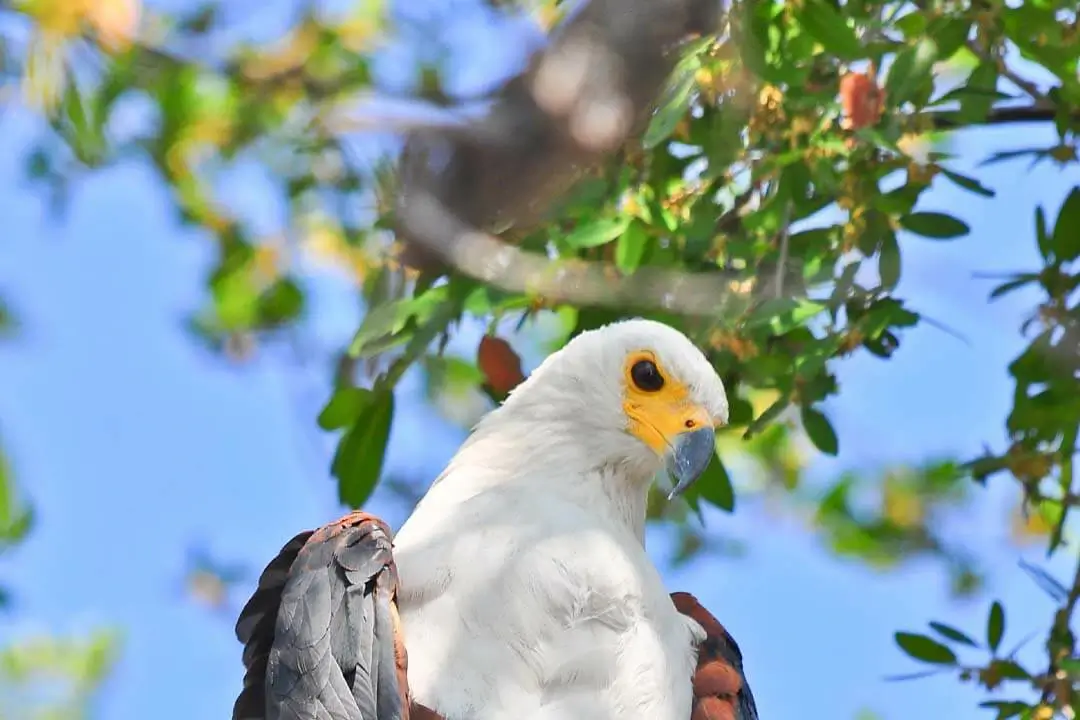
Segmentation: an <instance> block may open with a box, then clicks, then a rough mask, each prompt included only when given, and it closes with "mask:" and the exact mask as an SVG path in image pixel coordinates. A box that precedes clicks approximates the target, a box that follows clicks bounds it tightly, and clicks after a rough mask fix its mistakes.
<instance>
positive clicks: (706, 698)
mask: <svg viewBox="0 0 1080 720" xmlns="http://www.w3.org/2000/svg"><path fill="white" fill-rule="evenodd" d="M671 599H672V601H673V602H674V603H675V608H676V609H677V610H678V611H679V612H681V613H682V614H683V615H688V616H690V617H691V618H693V619H694V620H697V622H698V623H699V624H700V625H701V627H702V628H704V629H705V633H706V637H705V640H704V642H702V643H701V646H700V647H699V648H698V662H697V670H696V671H695V673H694V710H693V714H692V715H691V716H690V717H691V720H758V713H757V706H756V705H755V704H754V695H753V693H751V692H750V685H749V684H748V683H747V681H746V674H745V672H744V671H743V662H742V652H740V650H739V646H738V645H737V644H736V643H735V639H734V638H733V637H731V635H730V634H729V633H728V631H727V630H726V629H724V626H723V625H721V624H720V621H719V620H717V619H716V618H715V617H714V616H713V615H712V613H710V612H709V611H708V610H706V609H705V608H704V607H702V605H701V603H700V602H698V599H697V598H696V597H694V596H693V595H691V594H690V593H685V592H675V593H671Z"/></svg>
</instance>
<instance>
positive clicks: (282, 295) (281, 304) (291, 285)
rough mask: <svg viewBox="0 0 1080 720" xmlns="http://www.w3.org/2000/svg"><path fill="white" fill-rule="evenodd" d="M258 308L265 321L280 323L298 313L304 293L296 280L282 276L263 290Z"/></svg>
mask: <svg viewBox="0 0 1080 720" xmlns="http://www.w3.org/2000/svg"><path fill="white" fill-rule="evenodd" d="M259 309H260V311H261V314H262V317H263V320H264V321H265V322H267V323H269V324H271V325H280V324H281V323H284V322H286V321H288V320H292V319H295V318H296V317H298V316H299V315H300V313H301V312H302V311H303V309H304V293H303V291H302V290H301V289H300V286H299V285H297V284H296V281H294V280H292V279H290V278H282V279H280V280H278V281H277V282H275V283H274V284H273V285H271V286H270V287H268V288H267V289H266V290H265V291H264V292H263V295H262V297H261V298H260V299H259Z"/></svg>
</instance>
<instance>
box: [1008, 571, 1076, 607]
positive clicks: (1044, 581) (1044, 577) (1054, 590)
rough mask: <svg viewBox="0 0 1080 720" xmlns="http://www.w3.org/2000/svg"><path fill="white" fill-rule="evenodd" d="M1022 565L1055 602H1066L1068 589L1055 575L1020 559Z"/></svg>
mask: <svg viewBox="0 0 1080 720" xmlns="http://www.w3.org/2000/svg"><path fill="white" fill-rule="evenodd" d="M1020 567H1021V568H1023V569H1024V572H1026V573H1027V574H1028V575H1030V576H1031V579H1032V580H1034V581H1035V583H1036V584H1037V585H1038V586H1039V587H1040V588H1042V590H1043V592H1045V593H1046V594H1047V595H1049V596H1050V597H1051V598H1053V600H1054V602H1057V603H1064V602H1066V601H1067V600H1068V598H1069V591H1068V589H1066V587H1065V586H1064V585H1062V584H1061V582H1060V581H1059V580H1058V579H1057V578H1055V577H1054V576H1053V575H1051V574H1050V573H1048V572H1046V571H1045V570H1043V569H1042V568H1040V567H1036V566H1035V565H1032V564H1031V563H1029V562H1026V561H1024V560H1021V561H1020Z"/></svg>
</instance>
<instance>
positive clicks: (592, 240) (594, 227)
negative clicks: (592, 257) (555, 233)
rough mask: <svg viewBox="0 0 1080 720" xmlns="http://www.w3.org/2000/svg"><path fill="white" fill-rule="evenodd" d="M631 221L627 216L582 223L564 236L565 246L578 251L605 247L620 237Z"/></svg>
mask: <svg viewBox="0 0 1080 720" xmlns="http://www.w3.org/2000/svg"><path fill="white" fill-rule="evenodd" d="M632 219H633V218H632V217H630V216H629V215H621V216H619V217H616V218H600V219H598V220H594V221H593V222H590V223H583V224H581V225H578V227H577V228H576V229H575V230H574V231H573V232H571V233H570V234H569V235H567V236H566V244H567V245H569V246H570V247H572V248H576V249H579V250H580V249H584V248H591V247H599V246H600V245H605V244H607V243H609V242H611V241H612V240H614V239H615V238H617V237H619V236H620V235H622V234H623V232H625V231H626V228H627V226H629V225H630V221H631V220H632Z"/></svg>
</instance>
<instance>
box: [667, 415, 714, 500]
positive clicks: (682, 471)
mask: <svg viewBox="0 0 1080 720" xmlns="http://www.w3.org/2000/svg"><path fill="white" fill-rule="evenodd" d="M715 452H716V433H715V431H714V430H713V429H712V428H711V427H705V428H700V429H698V430H694V431H693V432H688V433H685V434H684V435H681V436H680V437H679V438H678V439H677V440H676V441H675V444H674V447H673V448H672V450H671V454H670V455H669V456H668V460H667V466H668V472H669V473H670V474H671V476H672V477H673V478H674V479H675V487H673V488H672V490H671V492H670V493H669V494H668V500H669V501H670V500H672V499H674V498H675V496H676V495H682V493H683V492H685V491H686V490H687V488H689V487H690V486H691V485H693V484H694V481H696V480H697V479H698V478H699V477H701V474H702V473H703V472H705V469H706V468H707V467H708V466H709V463H710V462H711V461H712V456H713V455H714V454H715Z"/></svg>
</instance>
